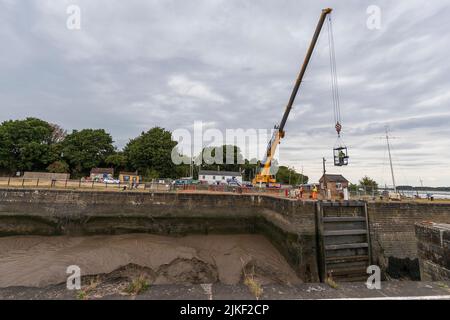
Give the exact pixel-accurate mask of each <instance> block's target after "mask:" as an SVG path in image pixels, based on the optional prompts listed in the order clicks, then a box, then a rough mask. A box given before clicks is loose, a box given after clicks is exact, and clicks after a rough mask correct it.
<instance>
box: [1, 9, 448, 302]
mask: <svg viewBox="0 0 450 320" xmlns="http://www.w3.org/2000/svg"><path fill="white" fill-rule="evenodd" d="M332 12H333V9H331V8H325V9H323V10H321V12H319V17H318V20H317V24H316V25H315V28H314V32H313V34H312V38H310V42H308V46H307V51H306V54H305V55H304V59H303V60H302V62H301V65H300V71H299V72H298V74H297V75H296V78H295V81H294V84H293V87H292V91H291V93H290V96H289V97H288V99H287V104H286V107H285V108H284V110H278V109H277V110H278V111H280V112H278V113H280V114H281V120H280V121H279V122H277V123H276V124H275V126H274V129H273V131H272V132H273V135H272V136H271V138H270V139H269V141H268V144H267V147H266V150H265V153H264V157H263V158H262V159H258V162H257V167H256V169H255V170H254V171H251V172H252V173H253V176H251V179H245V178H244V175H241V170H240V168H239V171H237V172H235V171H227V170H209V169H202V168H201V166H199V169H198V172H196V173H195V176H196V178H195V179H194V168H193V167H194V165H193V160H192V157H193V156H192V154H191V155H190V156H191V158H190V159H189V165H187V166H186V168H183V170H184V169H186V170H190V172H188V175H187V177H185V178H173V179H169V178H167V179H165V178H154V179H152V180H151V181H145V179H143V178H142V176H141V175H140V174H139V173H138V171H137V170H136V171H126V170H124V169H123V168H122V170H120V172H116V174H114V169H113V168H99V167H94V166H92V167H91V169H90V176H88V177H87V178H85V177H82V178H77V179H71V178H70V174H69V173H66V172H65V173H53V172H52V173H50V172H41V173H40V172H32V170H30V171H26V172H25V173H24V174H23V173H21V174H19V173H18V174H17V175H16V176H14V175H11V176H5V177H1V178H0V299H10V300H15V299H73V300H90V299H94V300H95V299H136V298H137V299H149V300H166V299H167V300H217V299H218V300H235V299H237V300H264V299H265V300H288V299H290V300H292V299H294V300H297V299H306V300H309V299H314V300H315V299H338V300H339V299H342V300H346V299H375V300H376V299H380V300H383V299H388V300H389V299H390V300H403V299H405V300H448V299H450V201H448V199H444V198H442V199H439V198H435V197H433V195H431V194H427V195H426V197H425V196H423V197H422V196H420V195H419V192H418V191H417V189H416V190H415V191H414V190H413V191H411V194H410V195H409V196H407V195H405V194H401V191H400V189H399V188H398V185H397V183H396V181H395V173H394V168H393V161H392V156H391V146H390V140H389V139H390V136H389V133H388V130H387V129H386V132H385V134H386V137H385V140H386V142H387V148H388V149H387V150H388V160H389V162H388V163H389V179H390V180H391V181H392V186H390V187H389V188H388V187H387V186H386V187H385V189H384V191H382V188H377V189H371V190H370V191H367V190H364V194H361V192H362V191H361V190H360V189H358V188H356V189H355V190H350V188H351V183H350V181H349V180H347V179H346V178H345V177H344V174H341V173H342V172H345V173H346V172H349V171H350V170H352V168H351V167H352V149H351V147H350V146H347V145H346V144H345V143H344V141H343V133H344V132H345V129H346V127H345V125H344V123H343V120H342V118H343V111H341V107H340V93H339V88H338V74H337V68H336V53H335V44H334V35H333V28H332V20H331V14H332ZM325 29H326V30H325ZM322 32H326V38H325V39H326V40H327V43H328V49H329V52H328V54H329V55H328V56H327V57H326V58H327V60H328V59H329V68H330V75H331V79H330V83H331V105H332V112H328V111H327V112H328V113H327V116H328V115H329V117H330V118H331V117H332V118H333V123H332V127H333V130H335V131H336V133H335V134H336V136H335V139H336V140H335V141H334V144H333V142H328V141H327V144H329V146H330V148H329V150H328V151H326V152H327V154H330V155H331V156H332V160H331V161H330V163H328V167H326V159H325V158H323V159H319V160H321V162H322V165H323V169H322V168H321V169H322V172H321V173H322V175H321V178H320V180H318V181H317V182H316V183H311V182H310V183H303V181H301V182H300V181H296V182H293V181H292V182H291V176H290V173H289V178H288V181H289V183H284V184H283V183H281V182H280V181H278V180H277V172H276V169H275V165H274V164H275V163H276V162H277V159H276V156H275V155H276V153H277V148H279V146H282V144H283V141H284V140H283V139H284V138H285V137H287V136H288V135H289V132H288V131H287V130H286V124H287V123H289V121H291V118H290V117H289V116H290V113H291V110H292V109H293V106H294V104H295V100H296V98H297V97H298V96H299V97H300V96H301V94H302V88H303V85H304V82H305V81H304V77H305V74H306V72H307V70H308V66H309V64H310V61H311V59H312V57H313V54H314V50H315V48H316V44H317V42H318V39H319V37H320V35H321V33H322ZM324 37H325V35H324ZM327 63H328V61H327ZM291 117H292V116H291ZM297 120H298V118H296V119H295V121H297ZM324 122H325V121H324ZM325 126H326V125H324V127H325ZM65 150H66V149H64V152H63V151H60V150H59V149H58V151H60V152H59V153H60V154H61V156H60V157H61V159H63V157H64V153H66V157H67V152H66V151H65ZM296 152H298V151H297V149H296ZM298 153H299V152H298ZM324 153H325V151H324ZM298 157H301V155H299V156H298ZM317 162H320V161H317ZM214 165H215V164H213V165H212V166H214ZM123 167H125V166H123ZM334 169H336V170H338V173H339V174H338V173H334V171H333V170H334ZM344 170H348V171H344ZM116 171H117V170H116ZM294 172H295V171H294ZM88 173H89V172H88ZM247 176H249V175H246V177H247ZM299 176H300V175H299ZM303 177H304V174H303V170H302V174H301V179H302V180H303ZM246 180H248V181H246ZM414 192H416V193H414ZM72 275H74V276H73V277H72ZM75 275H78V276H79V279H78V280H79V281H80V282H77V281H78V280H77V279H75V278H76V277H75ZM73 279H75V280H73Z"/></svg>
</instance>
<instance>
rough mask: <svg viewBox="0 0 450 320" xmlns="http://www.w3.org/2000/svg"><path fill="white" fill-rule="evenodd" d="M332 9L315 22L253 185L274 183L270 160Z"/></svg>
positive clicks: (328, 9)
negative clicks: (306, 49)
mask: <svg viewBox="0 0 450 320" xmlns="http://www.w3.org/2000/svg"><path fill="white" fill-rule="evenodd" d="M332 10H333V9H331V8H326V9H323V10H322V13H321V15H320V18H319V22H318V23H317V26H316V30H315V32H314V35H313V38H312V40H311V43H310V45H309V48H308V51H307V52H306V56H305V60H304V61H303V65H302V67H301V69H300V73H299V74H298V77H297V80H296V81H295V85H294V88H293V89H292V93H291V96H290V98H289V101H288V103H287V105H286V109H285V111H284V114H283V118H282V119H281V122H280V124H279V125H275V128H274V129H275V131H274V133H273V135H272V138H271V139H270V141H269V143H268V145H267V149H266V153H265V155H264V159H263V161H261V170H260V172H259V173H257V175H256V176H255V178H254V179H253V181H252V183H253V185H257V184H260V185H261V184H262V183H264V184H267V185H269V184H271V183H276V179H275V176H274V175H273V174H271V172H270V168H271V164H272V160H273V157H274V155H275V151H276V149H277V146H278V144H279V143H280V141H281V139H282V138H284V135H285V132H284V126H285V124H286V121H287V119H288V116H289V113H290V112H291V109H292V105H293V104H294V101H295V97H296V96H297V92H298V89H299V88H300V84H301V83H302V80H303V76H304V75H305V72H306V68H307V67H308V63H309V61H310V59H311V56H312V53H313V51H314V47H315V46H316V43H317V40H318V38H319V35H320V32H321V30H322V27H323V24H324V22H325V19H326V17H327V15H329V14H330V13H331V11H332Z"/></svg>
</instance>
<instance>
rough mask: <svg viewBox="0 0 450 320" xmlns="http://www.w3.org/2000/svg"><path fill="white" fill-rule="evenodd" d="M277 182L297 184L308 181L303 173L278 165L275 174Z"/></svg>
mask: <svg viewBox="0 0 450 320" xmlns="http://www.w3.org/2000/svg"><path fill="white" fill-rule="evenodd" d="M276 179H277V182H279V183H285V184H288V183H290V184H292V185H297V184H301V183H304V184H305V183H308V177H307V176H305V175H302V174H300V173H298V172H297V171H295V170H294V169H292V168H289V167H286V166H279V167H278V172H277V175H276Z"/></svg>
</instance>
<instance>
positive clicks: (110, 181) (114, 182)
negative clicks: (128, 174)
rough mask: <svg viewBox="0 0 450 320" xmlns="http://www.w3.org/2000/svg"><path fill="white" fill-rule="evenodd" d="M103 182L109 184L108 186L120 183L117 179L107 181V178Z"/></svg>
mask: <svg viewBox="0 0 450 320" xmlns="http://www.w3.org/2000/svg"><path fill="white" fill-rule="evenodd" d="M103 182H104V183H110V184H119V183H120V180H118V179H109V178H107V179H103Z"/></svg>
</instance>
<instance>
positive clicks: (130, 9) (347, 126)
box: [0, 0, 450, 186]
mask: <svg viewBox="0 0 450 320" xmlns="http://www.w3.org/2000/svg"><path fill="white" fill-rule="evenodd" d="M71 5H76V6H78V8H79V9H80V15H79V18H80V19H79V20H76V21H77V22H78V21H79V27H80V28H79V29H77V28H75V29H74V28H73V25H70V23H69V27H68V21H69V22H71V21H72V22H73V21H74V20H73V19H72V18H73V17H74V16H73V11H69V13H68V12H67V9H68V7H69V6H71ZM374 6H376V7H375V9H376V8H378V9H379V15H376V16H375V15H374V14H376V13H377V12H376V10H375V11H373V10H374ZM326 7H332V8H333V9H334V10H333V13H332V23H333V30H334V33H333V35H334V42H335V52H336V67H337V75H338V83H339V93H340V106H341V116H342V126H343V130H342V139H343V142H344V143H345V144H346V145H347V146H348V148H349V156H350V160H349V162H350V164H349V166H347V167H333V166H332V149H333V147H334V146H335V144H336V142H337V141H336V139H337V137H336V132H335V129H334V120H333V107H332V95H331V87H330V86H331V80H330V79H331V77H330V62H329V47H328V38H327V37H328V35H327V30H326V28H324V29H323V32H322V34H321V37H320V38H319V41H318V44H317V46H316V50H315V52H314V55H313V58H312V61H311V63H310V65H309V66H308V70H307V72H306V75H305V78H304V82H303V83H302V86H301V88H300V90H299V93H298V96H297V99H296V101H295V103H294V106H293V109H292V112H291V114H290V117H289V119H288V121H287V124H286V128H285V129H286V136H285V138H284V139H283V140H282V142H281V144H280V150H279V159H280V163H281V164H283V165H287V166H290V167H294V168H295V169H296V170H297V171H301V170H303V172H304V173H305V174H306V175H308V176H310V178H311V181H317V180H318V179H319V178H320V176H321V173H322V158H323V157H325V158H326V159H327V172H328V173H341V174H343V175H344V176H345V177H347V178H348V179H349V180H351V181H352V182H357V181H358V180H359V179H360V178H361V177H362V176H364V175H368V176H370V177H372V178H374V179H375V180H376V181H377V182H378V183H379V184H381V185H385V184H387V185H392V180H391V177H390V169H389V161H388V154H387V148H386V140H385V139H384V140H383V137H384V136H385V128H386V127H388V128H389V131H390V133H389V134H390V135H391V136H392V137H393V139H392V140H391V144H392V145H391V146H392V150H391V151H392V157H393V165H394V170H395V178H396V182H397V184H408V185H420V180H422V181H423V184H424V185H427V186H450V126H449V123H450V106H449V103H450V90H449V85H450V59H449V58H448V57H449V51H450V38H449V37H448V36H447V31H448V30H449V29H450V19H448V12H450V1H448V0H446V1H441V0H434V1H428V2H424V1H416V0H398V1H361V0H339V1H299V0H260V1H249V0H240V1H234V0H192V1H182V0H166V1H162V0H160V1H152V0H147V1H144V0H141V1H138V0H128V1H120V0H116V1H113V0H70V1H65V0H58V1H57V0H39V1H38V0H34V1H31V0H24V1H15V0H0V43H1V53H0V122H3V121H5V120H9V119H23V118H25V117H30V116H32V117H38V118H41V119H43V120H46V121H49V122H52V123H57V124H59V125H60V126H62V127H63V128H64V129H66V130H68V131H69V132H71V131H72V130H73V129H83V128H104V129H105V130H106V131H107V132H109V133H110V134H111V135H112V136H113V138H114V141H115V145H116V146H117V147H118V149H120V148H122V147H123V146H124V145H125V144H126V143H127V142H128V141H129V139H131V138H134V137H136V136H138V135H139V134H140V133H141V132H142V131H146V130H148V129H150V128H152V127H154V126H160V127H163V128H166V129H168V130H171V131H173V130H177V129H183V128H185V129H188V130H192V129H193V126H194V122H195V121H201V122H203V124H204V126H205V128H213V129H218V130H219V131H220V132H225V130H226V129H238V128H242V129H250V128H251V129H270V128H273V126H274V125H275V124H277V123H279V122H280V120H281V117H282V114H283V112H284V108H285V106H286V103H287V101H288V98H289V96H290V94H291V91H292V87H293V84H294V81H295V79H296V77H297V74H298V71H299V69H300V66H301V63H302V62H303V59H304V56H305V53H306V50H307V47H308V45H309V42H310V40H311V37H312V34H313V32H314V29H315V26H316V24H317V21H318V18H319V15H320V12H321V9H322V8H326ZM374 19H375V20H374ZM374 21H376V22H379V24H376V23H375V24H374V23H373V22H374ZM368 22H369V24H368ZM71 26H72V27H71Z"/></svg>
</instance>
